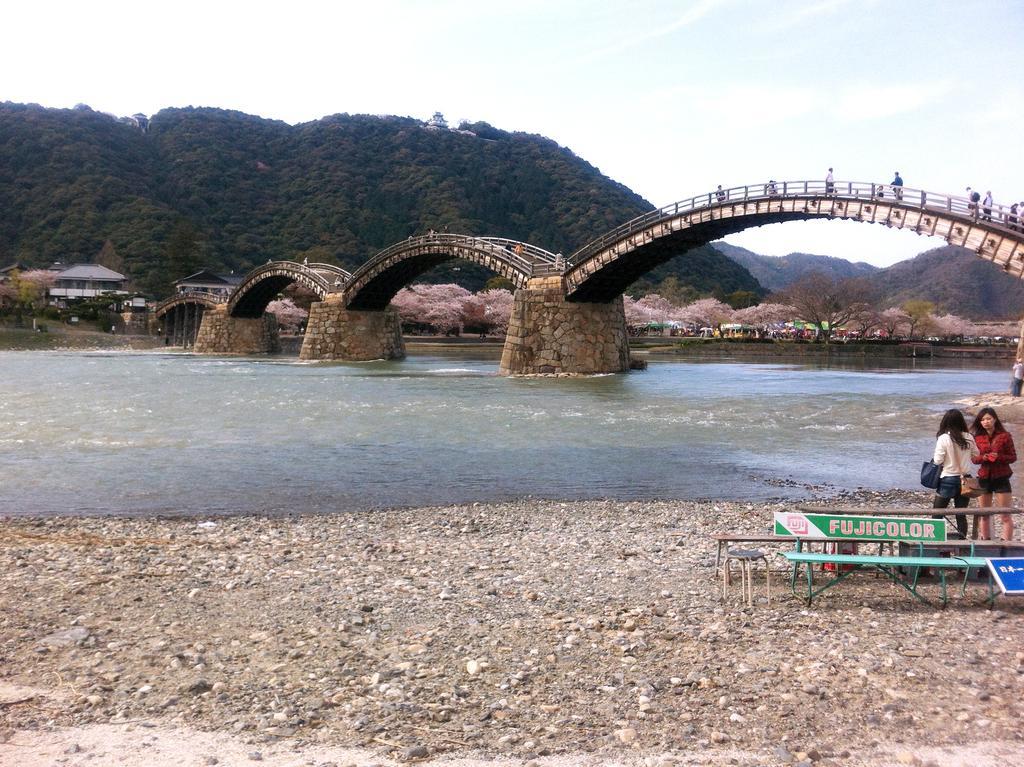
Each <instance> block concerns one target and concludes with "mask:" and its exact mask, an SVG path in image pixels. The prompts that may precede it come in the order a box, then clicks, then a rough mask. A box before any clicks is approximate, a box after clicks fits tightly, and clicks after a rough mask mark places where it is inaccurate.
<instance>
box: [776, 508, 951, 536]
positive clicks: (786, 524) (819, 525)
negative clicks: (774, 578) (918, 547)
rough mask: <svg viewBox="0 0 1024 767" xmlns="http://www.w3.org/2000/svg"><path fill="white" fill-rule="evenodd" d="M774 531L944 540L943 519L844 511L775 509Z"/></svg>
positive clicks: (785, 533)
mask: <svg viewBox="0 0 1024 767" xmlns="http://www.w3.org/2000/svg"><path fill="white" fill-rule="evenodd" d="M775 534H776V535H793V536H797V537H798V538H841V539H845V540H850V541H858V540H861V541H862V540H865V539H873V540H883V541H910V542H913V543H944V542H945V541H946V520H944V519H927V518H921V519H908V518H904V519H894V518H892V517H853V516H849V515H847V514H801V513H797V512H787V511H776V512H775Z"/></svg>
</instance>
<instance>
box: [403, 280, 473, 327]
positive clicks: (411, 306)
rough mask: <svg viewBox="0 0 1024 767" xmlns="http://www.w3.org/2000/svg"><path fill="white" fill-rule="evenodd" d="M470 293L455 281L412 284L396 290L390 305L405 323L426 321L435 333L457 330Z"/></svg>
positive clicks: (461, 325)
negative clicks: (434, 283) (396, 292)
mask: <svg viewBox="0 0 1024 767" xmlns="http://www.w3.org/2000/svg"><path fill="white" fill-rule="evenodd" d="M470 295H471V294H470V292H469V291H468V290H466V289H465V288H463V287H460V286H458V285H455V284H454V283H448V284H444V285H412V286H410V287H408V288H405V289H403V290H400V291H398V294H397V295H396V296H395V297H394V298H393V299H391V305H392V306H394V307H395V308H396V309H397V310H398V314H399V316H400V317H401V318H402V322H404V323H415V324H420V325H428V326H430V327H431V328H433V329H434V330H435V331H437V332H438V333H451V332H456V333H459V332H462V328H463V327H464V326H465V321H464V316H463V315H464V310H465V304H466V301H467V299H468V298H469V297H470Z"/></svg>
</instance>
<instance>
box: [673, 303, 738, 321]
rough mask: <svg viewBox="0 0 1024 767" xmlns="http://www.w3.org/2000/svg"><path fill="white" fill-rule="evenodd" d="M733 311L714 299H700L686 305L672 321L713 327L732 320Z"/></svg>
mask: <svg viewBox="0 0 1024 767" xmlns="http://www.w3.org/2000/svg"><path fill="white" fill-rule="evenodd" d="M732 316H733V310H732V307H730V306H729V305H728V304H723V303H722V302H721V301H719V300H718V299H716V298H702V299H700V300H699V301H694V302H693V303H692V304H687V305H686V306H684V307H683V308H681V309H680V310H679V311H678V312H676V313H675V316H674V317H673V319H676V320H679V321H680V322H685V323H687V324H693V325H702V326H710V327H714V326H716V325H721V324H722V323H723V322H728V321H729V320H730V319H732Z"/></svg>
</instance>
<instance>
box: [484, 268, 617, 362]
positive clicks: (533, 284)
mask: <svg viewBox="0 0 1024 767" xmlns="http://www.w3.org/2000/svg"><path fill="white" fill-rule="evenodd" d="M626 370H629V341H628V338H627V335H626V314H625V312H624V311H623V308H622V296H618V297H617V298H615V299H614V300H612V301H610V302H608V303H581V302H572V301H567V300H566V299H565V285H564V284H563V279H562V277H534V278H532V279H530V281H529V282H528V283H527V284H526V287H525V288H520V289H519V290H517V291H516V293H515V299H514V301H513V304H512V317H511V319H510V320H509V324H508V335H507V336H506V337H505V349H504V351H503V352H502V355H501V367H500V368H499V370H498V372H499V375H503V376H512V375H537V374H544V373H548V374H551V373H554V374H557V373H577V374H588V373H621V372H624V371H626Z"/></svg>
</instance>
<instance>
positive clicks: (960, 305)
mask: <svg viewBox="0 0 1024 767" xmlns="http://www.w3.org/2000/svg"><path fill="white" fill-rule="evenodd" d="M869 279H870V280H871V282H872V283H873V284H874V286H875V289H876V291H877V295H878V297H879V303H880V305H884V306H898V305H901V304H903V303H904V302H905V301H908V300H911V299H924V300H926V301H931V302H933V303H934V304H935V305H936V307H937V308H938V309H939V310H940V311H943V312H948V313H950V314H956V315H958V316H960V317H966V318H968V319H972V320H988V319H1020V318H1021V317H1022V316H1024V281H1022V280H1021V279H1020V278H1018V277H1016V276H1012V275H1009V274H1007V273H1006V272H1004V271H1003V270H1002V268H1000V267H998V266H996V265H995V264H993V263H992V262H991V261H985V260H984V259H981V258H979V257H978V255H977V254H976V253H974V252H973V251H970V250H966V249H964V248H959V247H956V246H953V245H946V246H943V247H941V248H935V249H934V250H929V251H925V252H924V253H922V254H920V255H919V256H915V257H914V258H911V259H908V260H906V261H900V262H899V263H898V264H893V265H892V266H890V267H887V268H885V269H881V270H879V271H877V272H875V274H874V275H872V276H871V277H870V278H869Z"/></svg>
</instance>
